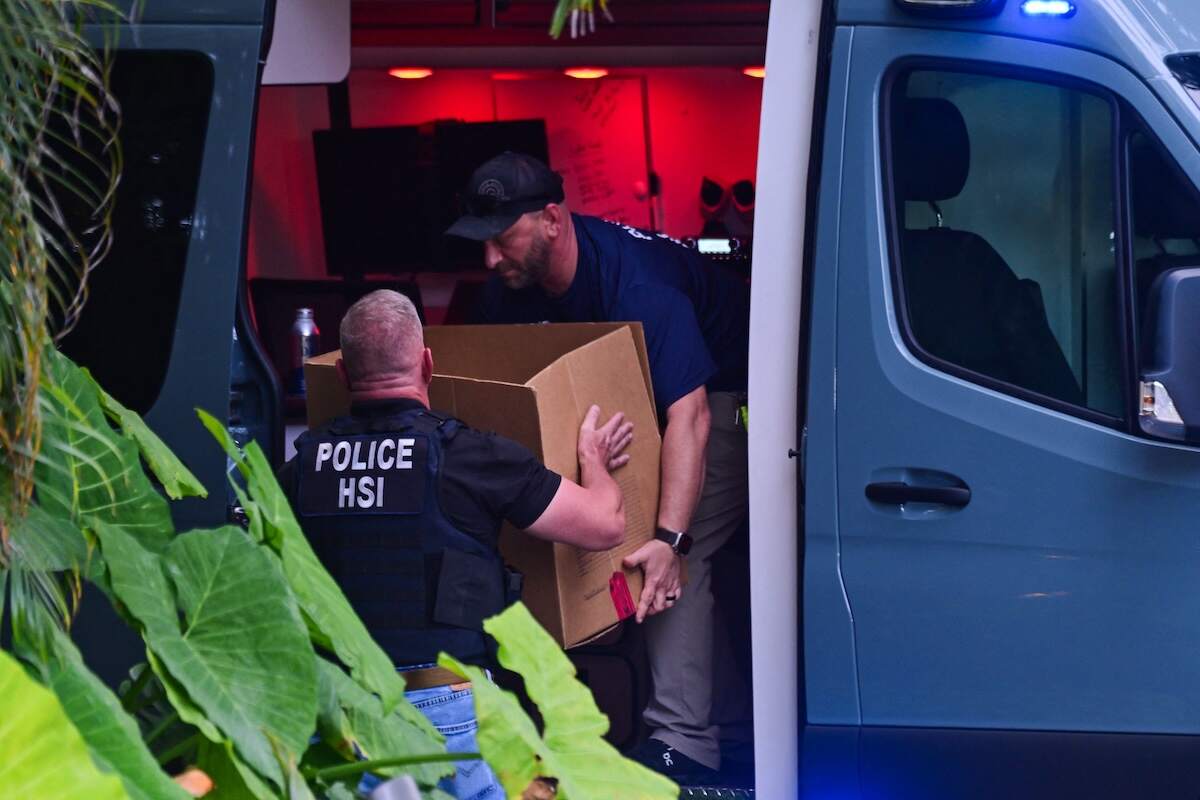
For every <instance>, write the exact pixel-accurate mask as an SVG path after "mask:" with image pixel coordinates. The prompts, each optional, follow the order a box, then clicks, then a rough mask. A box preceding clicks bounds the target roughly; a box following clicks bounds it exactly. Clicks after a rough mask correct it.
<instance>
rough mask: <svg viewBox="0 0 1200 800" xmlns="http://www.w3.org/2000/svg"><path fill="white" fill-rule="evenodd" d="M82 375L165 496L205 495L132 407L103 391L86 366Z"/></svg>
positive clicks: (198, 482) (197, 482) (191, 475)
mask: <svg viewBox="0 0 1200 800" xmlns="http://www.w3.org/2000/svg"><path fill="white" fill-rule="evenodd" d="M82 372H83V375H84V376H85V377H86V378H87V379H88V380H89V381H90V382H91V384H92V386H93V387H94V388H95V389H96V393H97V394H98V395H99V397H100V405H101V406H102V407H103V408H104V411H105V413H106V414H108V418H109V419H111V420H112V421H113V422H115V423H116V424H117V425H118V426H119V427H120V428H121V431H122V432H123V433H124V434H125V435H126V436H127V437H129V438H130V439H132V440H133V441H134V442H135V443H136V444H137V446H138V449H139V450H140V451H141V453H142V458H144V459H146V464H147V466H149V467H150V471H151V472H153V473H154V477H156V478H158V482H159V483H161V484H162V486H163V489H164V490H165V491H166V493H167V497H170V498H171V499H172V500H179V499H182V498H184V497H208V491H207V490H206V489H205V488H204V484H202V483H200V481H199V480H197V479H196V476H195V475H193V474H192V473H191V472H190V471H189V470H188V468H187V467H185V466H184V465H183V462H182V461H180V460H179V458H178V457H177V456H176V455H175V454H174V453H173V452H171V449H170V448H169V447H167V445H166V444H165V443H164V442H163V440H162V439H160V438H158V434H156V433H155V432H154V431H152V430H150V426H149V425H147V424H146V423H145V421H144V420H143V419H142V418H141V416H140V415H138V414H137V413H136V412H134V411H130V410H129V409H128V408H126V407H125V406H123V405H121V403H120V402H118V401H117V399H116V398H115V397H113V396H112V395H110V394H109V393H108V392H106V391H104V388H103V387H102V386H101V385H100V384H99V383H97V382H96V379H95V378H93V377H92V373H91V372H89V371H88V370H86V369H83V370H82Z"/></svg>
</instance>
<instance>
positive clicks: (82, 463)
mask: <svg viewBox="0 0 1200 800" xmlns="http://www.w3.org/2000/svg"><path fill="white" fill-rule="evenodd" d="M45 366H46V370H45V373H44V375H43V380H42V384H41V391H40V394H39V400H40V406H41V414H42V450H41V453H40V454H39V456H38V463H37V469H36V473H35V474H36V478H37V487H38V502H39V504H40V505H41V506H42V508H43V509H44V510H45V511H46V512H47V513H48V514H49V515H50V516H52V517H57V518H62V519H70V520H72V521H74V522H75V523H76V524H80V523H81V522H82V520H83V519H85V518H94V519H100V520H103V521H104V522H107V523H109V524H112V525H119V526H121V527H122V528H124V529H125V530H126V531H128V532H129V533H130V534H131V535H133V536H134V537H136V538H137V540H138V541H139V542H141V544H142V545H143V546H145V547H148V548H150V549H151V550H154V551H155V552H161V551H162V550H163V549H164V548H165V547H166V546H167V542H168V541H170V539H171V536H172V533H173V531H174V526H173V524H172V522H171V515H170V512H169V511H168V509H167V501H166V500H164V499H163V497H162V496H161V495H160V494H159V493H158V492H157V491H155V489H154V486H153V485H152V484H151V482H150V479H149V478H147V477H146V473H145V472H143V471H142V462H141V460H140V458H139V457H138V450H137V445H135V444H134V443H133V441H132V440H130V439H127V438H125V437H124V436H121V435H120V434H118V433H117V432H116V431H114V430H113V429H112V427H111V426H110V425H109V424H108V421H107V420H106V419H105V418H104V412H103V411H102V410H101V408H100V401H99V398H98V396H97V394H96V389H95V386H94V384H93V382H92V381H91V379H90V378H89V377H88V376H87V375H86V374H85V373H84V372H83V370H81V369H80V368H79V367H77V366H75V365H74V364H72V363H71V361H70V360H69V359H68V358H67V357H66V356H63V355H60V354H58V353H56V352H54V351H49V350H48V351H47V352H46V353H45Z"/></svg>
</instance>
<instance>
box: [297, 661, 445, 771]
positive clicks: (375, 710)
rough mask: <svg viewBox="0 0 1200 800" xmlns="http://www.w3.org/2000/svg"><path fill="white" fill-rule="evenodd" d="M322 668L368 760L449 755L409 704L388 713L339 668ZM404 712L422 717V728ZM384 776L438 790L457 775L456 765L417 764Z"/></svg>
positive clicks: (322, 663)
mask: <svg viewBox="0 0 1200 800" xmlns="http://www.w3.org/2000/svg"><path fill="white" fill-rule="evenodd" d="M319 667H320V669H321V671H322V672H323V673H325V679H326V680H328V681H329V684H330V686H331V687H332V689H333V691H334V693H335V694H336V695H337V699H338V703H339V704H340V705H341V707H342V709H343V710H344V711H345V712H346V718H347V720H348V721H349V725H350V730H351V731H352V732H353V736H354V741H355V743H356V744H357V745H358V747H359V749H360V750H361V751H362V754H363V756H364V757H365V758H368V759H370V760H378V759H385V758H398V757H400V756H412V755H426V754H430V753H445V752H446V745H445V742H444V740H443V739H442V736H441V735H440V734H439V733H438V732H437V730H436V729H434V728H433V726H432V725H430V723H429V721H428V720H427V719H426V718H425V715H423V714H421V712H420V711H417V710H416V709H415V708H413V707H412V706H411V705H410V704H409V703H408V701H407V700H405V701H403V702H402V703H401V704H400V705H399V706H398V707H397V708H395V709H393V710H392V711H390V712H386V713H385V712H384V710H383V704H382V703H381V702H380V700H379V698H378V697H376V696H375V695H373V694H371V693H369V692H367V691H365V690H364V689H363V688H362V687H361V686H359V685H358V684H357V683H355V682H354V681H352V680H351V679H350V678H349V676H347V675H346V673H345V672H343V671H342V670H341V669H340V668H339V667H337V666H336V665H334V664H330V663H329V662H328V661H325V660H324V659H319ZM403 709H407V710H408V711H411V712H412V713H413V714H416V715H418V716H419V717H420V718H421V722H422V724H417V723H415V722H414V721H413V720H412V719H411V715H410V714H408V713H406V712H405V711H404V710H403ZM380 772H381V774H384V775H398V774H400V773H406V774H408V775H412V776H413V779H414V780H416V781H417V783H420V784H422V785H424V786H434V785H436V784H437V782H438V781H439V780H440V779H441V778H443V777H445V776H447V775H450V774H451V773H453V772H454V765H453V764H452V763H441V764H436V763H435V764H415V765H411V766H405V767H403V768H394V769H383V770H380Z"/></svg>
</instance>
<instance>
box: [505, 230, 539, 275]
mask: <svg viewBox="0 0 1200 800" xmlns="http://www.w3.org/2000/svg"><path fill="white" fill-rule="evenodd" d="M510 263H511V264H512V265H513V269H510V270H508V271H506V272H504V273H503V277H504V284H505V285H506V286H508V288H510V289H525V288H528V287H530V286H533V285H534V284H540V283H542V282H543V280H545V278H546V276H547V275H548V274H550V243H549V242H548V241H546V237H544V236H542V235H541V234H540V233H535V234H534V235H533V241H532V242H530V244H529V253H528V254H527V255H526V256H525V261H524V263H523V264H516V262H510Z"/></svg>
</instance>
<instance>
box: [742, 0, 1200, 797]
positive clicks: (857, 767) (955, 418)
mask: <svg viewBox="0 0 1200 800" xmlns="http://www.w3.org/2000/svg"><path fill="white" fill-rule="evenodd" d="M1198 35H1200V5H1197V4H1195V3H1193V2H1189V0H1161V1H1159V2H1141V1H1140V0H1124V1H1123V2H1089V1H1088V0H1069V2H1068V0H1051V1H1044V0H1024V2H1022V0H962V2H936V1H933V0H840V1H839V2H837V3H836V4H834V3H826V4H821V3H817V2H796V3H790V2H789V3H781V2H776V3H773V4H772V6H771V21H770V32H769V39H768V45H767V63H766V68H767V78H766V84H765V87H764V97H763V108H762V119H761V131H762V133H761V141H760V147H759V154H758V157H759V171H758V202H759V206H760V209H759V213H758V216H757V218H756V220H755V224H756V230H755V234H756V235H755V253H754V283H753V287H752V292H753V294H752V311H751V319H752V324H751V345H750V346H751V355H750V403H751V409H752V413H751V420H752V422H751V427H750V460H751V474H752V475H755V476H756V480H755V482H754V483H753V485H752V486H751V501H750V502H751V511H750V514H751V530H752V536H751V571H752V591H753V637H754V670H755V686H756V688H757V689H758V691H757V693H756V697H755V711H756V719H755V722H756V734H757V735H756V749H757V752H756V757H757V785H756V788H757V791H758V793H759V794H760V795H761V796H763V797H771V798H775V797H794V796H797V794H798V793H802V794H803V796H806V797H905V798H908V797H914V798H915V797H921V798H930V797H976V798H978V797H996V798H1013V797H1023V798H1024V797H1194V796H1195V795H1196V794H1197V791H1198V789H1200V775H1198V774H1197V769H1196V762H1195V758H1194V753H1195V752H1196V746H1197V742H1198V741H1200V740H1198V739H1197V738H1196V734H1197V733H1200V724H1198V723H1197V720H1198V719H1200V716H1198V715H1197V711H1198V710H1200V680H1198V678H1200V658H1198V657H1197V654H1198V653H1200V615H1198V613H1197V612H1198V611H1200V594H1198V593H1197V592H1196V581H1195V579H1196V576H1197V567H1198V566H1200V561H1198V559H1197V550H1196V546H1195V534H1194V531H1193V528H1194V522H1193V519H1194V517H1195V512H1196V510H1197V509H1198V508H1200V451H1198V450H1197V445H1200V439H1197V438H1196V433H1195V430H1194V427H1193V426H1194V425H1195V420H1197V419H1198V418H1200V417H1198V416H1197V414H1198V412H1200V409H1197V408H1196V407H1195V406H1194V405H1193V402H1194V401H1193V400H1192V399H1191V398H1192V397H1194V392H1195V391H1196V390H1197V388H1198V387H1200V384H1197V382H1196V381H1197V376H1196V375H1195V373H1193V372H1191V371H1190V370H1189V368H1188V367H1187V366H1185V365H1186V364H1190V363H1195V362H1194V359H1195V353H1196V350H1195V348H1196V343H1195V340H1194V337H1193V336H1191V335H1187V334H1183V333H1182V331H1183V330H1189V329H1190V328H1191V327H1192V326H1193V325H1194V324H1195V322H1194V320H1195V319H1196V318H1197V317H1196V314H1197V309H1196V308H1195V307H1193V306H1191V304H1190V302H1189V301H1188V300H1185V299H1184V294H1183V293H1185V292H1186V291H1187V290H1185V289H1184V288H1183V287H1184V286H1191V285H1192V284H1191V281H1193V280H1195V276H1196V275H1197V273H1196V272H1195V269H1194V268H1195V267H1196V266H1197V265H1198V264H1200V251H1198V249H1197V240H1198V234H1200V195H1198V194H1197V191H1196V187H1197V186H1200V154H1198V152H1197V143H1200V108H1198V106H1197V101H1198V100H1200V94H1197V90H1196V87H1197V85H1198V84H1197V80H1196V78H1197V74H1196V72H1195V68H1196V65H1197V56H1196V55H1195V53H1193V52H1190V51H1193V50H1195V49H1196V46H1197V45H1196V42H1197V38H1196V37H1197V36H1198ZM1184 320H1187V322H1184ZM793 365H795V366H794V367H793ZM793 368H794V369H795V371H794V372H793ZM1168 397H1170V398H1171V401H1168V400H1167V398H1168ZM1180 398H1187V399H1185V400H1181V399H1180ZM792 666H795V670H794V671H793V670H792V669H791V667H792ZM763 686H770V687H771V688H770V691H769V692H764V691H762V687H763ZM783 765H787V766H786V767H784V766H783ZM793 767H798V769H793Z"/></svg>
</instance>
